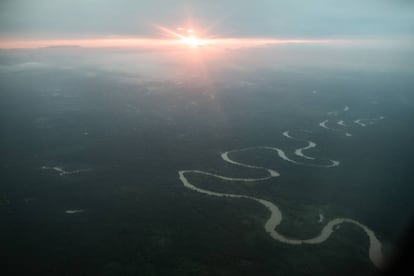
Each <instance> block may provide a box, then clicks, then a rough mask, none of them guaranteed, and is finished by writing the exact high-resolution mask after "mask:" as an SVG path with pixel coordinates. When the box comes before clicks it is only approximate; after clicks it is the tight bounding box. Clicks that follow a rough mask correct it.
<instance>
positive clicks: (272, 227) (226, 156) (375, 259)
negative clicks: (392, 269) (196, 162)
mask: <svg viewBox="0 0 414 276" xmlns="http://www.w3.org/2000/svg"><path fill="white" fill-rule="evenodd" d="M348 110H349V107H345V108H344V109H343V111H348ZM325 123H326V122H325ZM322 125H324V123H322ZM283 136H285V137H286V138H288V139H292V140H297V141H302V142H306V143H307V145H306V146H304V147H300V148H298V149H296V150H295V152H294V153H295V155H296V156H298V157H300V158H302V159H304V161H306V162H309V160H315V159H316V158H315V157H312V156H309V155H306V154H305V153H304V152H305V151H306V150H309V149H311V148H315V147H316V146H317V144H316V143H315V142H312V141H307V140H301V139H298V138H296V137H294V136H292V135H291V134H290V133H289V131H285V132H283ZM252 150H255V151H257V150H267V151H272V152H274V153H275V154H276V155H277V156H278V157H279V158H281V159H282V160H284V161H286V162H289V163H292V164H294V165H308V166H317V167H324V168H331V167H336V166H338V165H339V164H340V162H339V161H336V160H327V162H328V164H326V165H313V164H307V163H303V162H299V161H296V160H293V159H291V158H289V157H288V156H287V155H286V154H285V152H284V151H283V150H282V149H280V148H277V147H270V146H259V147H249V148H243V149H237V150H231V151H227V152H224V153H222V154H221V158H222V159H223V161H225V162H227V163H230V164H233V165H236V166H240V167H243V168H248V169H256V170H262V171H264V172H265V173H266V174H267V175H265V176H264V177H260V178H233V177H227V176H223V175H218V174H213V173H209V172H205V171H200V170H181V171H179V172H178V175H179V179H180V180H181V182H182V183H183V185H184V187H186V188H188V189H190V190H192V191H195V192H198V193H201V194H205V195H208V196H215V197H223V198H224V197H225V198H244V199H249V200H252V201H255V202H257V203H259V204H261V205H262V206H264V207H265V208H266V210H267V211H268V212H269V218H268V219H267V221H266V223H265V224H264V229H265V231H266V232H267V233H268V234H269V235H270V236H271V237H272V238H273V239H275V240H277V241H279V242H283V243H287V244H292V245H301V244H319V243H322V242H324V241H326V240H327V239H328V238H329V237H330V236H331V234H332V233H333V232H334V231H335V230H337V229H338V228H339V225H341V224H344V223H350V224H354V225H356V226H358V227H360V228H361V229H362V230H363V231H364V232H365V233H366V234H367V236H368V238H369V258H370V260H371V261H372V263H373V264H374V265H375V266H376V267H380V265H381V263H382V258H383V257H382V249H381V248H382V245H381V242H380V241H379V240H378V238H377V237H376V236H375V233H374V232H373V231H372V230H371V229H369V228H368V227H367V226H365V225H363V224H362V223H360V222H358V221H356V220H353V219H349V218H335V219H332V220H330V221H328V222H327V223H326V224H325V226H323V228H322V230H321V232H320V233H319V234H318V235H316V236H315V237H313V238H310V239H293V238H290V237H288V236H285V235H284V234H282V233H279V232H278V231H277V228H278V226H279V225H280V223H281V222H282V220H283V216H282V212H281V210H280V209H279V207H278V206H277V205H276V204H274V203H273V202H270V201H268V200H264V199H261V198H257V197H252V196H248V195H242V194H232V193H220V192H217V191H210V190H207V189H203V188H199V187H197V186H196V185H194V184H192V183H191V182H190V181H189V180H188V178H187V175H189V174H202V175H207V176H211V177H215V178H218V179H221V180H226V181H236V182H237V181H239V182H256V181H263V180H268V179H271V178H276V177H278V176H279V175H280V174H279V172H277V171H276V170H274V169H269V168H265V167H261V166H256V165H252V164H246V163H242V162H239V161H237V160H234V159H232V158H231V154H232V153H235V152H245V151H252ZM323 220H324V217H323V215H322V214H320V219H319V223H322V222H323Z"/></svg>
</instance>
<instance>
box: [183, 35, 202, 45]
mask: <svg viewBox="0 0 414 276" xmlns="http://www.w3.org/2000/svg"><path fill="white" fill-rule="evenodd" d="M180 41H181V43H183V44H186V45H188V46H190V47H191V48H197V47H200V46H204V45H206V44H207V41H206V40H203V39H200V38H198V37H196V36H195V35H189V36H184V37H182V38H181V40H180Z"/></svg>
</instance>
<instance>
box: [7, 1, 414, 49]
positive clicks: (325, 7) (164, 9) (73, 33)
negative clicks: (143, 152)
mask: <svg viewBox="0 0 414 276" xmlns="http://www.w3.org/2000/svg"><path fill="white" fill-rule="evenodd" d="M413 2H414V1H409V0H364V1H361V0H347V1H334V0H313V1H306V0H289V1H281V0H261V1H240V0H223V1H219V0H210V1H201V0H198V1H194V0H193V1H189V0H162V1H160V0H141V1H135V0H70V1H56V0H36V1H25V0H1V1H0V37H1V38H42V39H50V38H55V39H56V38H80V37H82V38H85V37H86V38H89V37H106V36H138V37H158V36H160V32H159V30H157V29H156V28H154V24H160V25H163V26H170V27H173V28H175V27H178V26H185V27H194V26H195V27H196V28H199V29H208V32H209V33H211V34H214V35H215V36H218V37H284V38H332V37H333V38H337V37H381V38H384V37H386V38H405V39H407V38H408V39H410V40H411V41H412V40H413V37H414V34H413V33H414V32H413V31H412V30H414V3H413Z"/></svg>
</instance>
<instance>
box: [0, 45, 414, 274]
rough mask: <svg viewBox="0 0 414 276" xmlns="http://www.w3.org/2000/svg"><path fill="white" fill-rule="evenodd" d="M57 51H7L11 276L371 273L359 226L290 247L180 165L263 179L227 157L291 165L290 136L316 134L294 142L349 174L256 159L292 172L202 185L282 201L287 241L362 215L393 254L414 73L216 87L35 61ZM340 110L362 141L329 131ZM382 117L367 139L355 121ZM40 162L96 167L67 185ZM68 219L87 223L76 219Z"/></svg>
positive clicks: (6, 210)
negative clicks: (185, 178) (330, 116)
mask: <svg viewBox="0 0 414 276" xmlns="http://www.w3.org/2000/svg"><path fill="white" fill-rule="evenodd" d="M58 51H59V49H57V50H53V51H52V52H53V53H54V54H56V52H58ZM62 51H64V50H62ZM46 52H47V50H44V51H39V52H35V53H28V54H27V53H15V52H13V53H12V54H11V53H9V52H5V53H3V54H2V58H1V64H2V67H1V68H0V69H1V70H0V85H1V87H0V88H1V89H0V114H1V115H0V120H1V121H0V129H1V136H0V161H1V163H0V170H1V179H0V221H1V224H0V225H1V227H0V244H1V252H2V254H1V256H2V258H1V261H2V262H4V263H5V264H6V266H3V269H2V275H4V274H3V272H4V271H6V272H8V274H10V275H13V274H14V275H28V274H31V275H33V274H39V275H46V274H50V275H367V274H370V273H374V272H375V270H376V269H375V268H374V266H373V265H372V264H371V262H370V260H369V259H368V253H367V251H368V239H367V237H366V236H365V235H364V234H363V232H362V230H361V229H359V228H357V227H355V226H353V225H343V226H341V229H340V230H338V231H337V232H336V233H335V234H333V235H332V237H331V238H330V239H329V240H328V241H326V242H325V243H323V244H320V245H315V246H311V245H304V246H292V245H286V244H282V243H279V242H277V241H274V240H272V239H271V238H270V237H269V236H268V235H267V234H266V233H265V232H264V230H263V223H264V222H265V221H266V219H267V217H268V213H267V211H266V210H265V209H264V208H263V207H262V206H260V205H258V204H257V203H254V202H253V201H249V200H238V199H221V198H214V197H208V196H205V195H202V194H199V193H196V192H193V191H190V190H187V189H185V188H184V187H183V186H182V184H181V182H180V181H179V179H178V174H177V171H178V170H182V169H196V170H203V171H210V172H215V173H219V174H222V175H228V176H234V177H255V176H259V175H260V174H261V172H260V171H255V170H248V169H242V168H240V167H235V166H231V165H229V164H227V163H225V162H223V161H222V160H221V159H220V153H221V152H224V151H227V150H231V149H237V148H244V147H250V146H262V145H263V146H265V145H267V146H278V147H280V148H282V149H284V150H285V151H286V152H287V153H288V154H289V156H291V157H292V158H294V155H293V151H294V149H296V148H298V147H299V146H304V145H305V144H304V143H301V142H294V141H292V140H288V139H286V138H285V137H283V136H282V135H281V134H282V132H283V131H285V130H292V131H295V130H309V131H311V132H312V133H311V134H306V133H301V132H297V136H302V137H304V138H308V139H311V140H312V141H315V142H316V143H317V144H318V147H317V148H316V149H312V150H310V151H309V152H308V154H309V155H312V156H315V157H318V158H321V159H324V158H329V159H336V160H340V161H341V166H339V167H337V168H332V169H322V168H313V167H306V166H295V165H292V164H289V163H287V162H284V161H282V160H280V159H279V158H278V157H276V156H275V155H274V154H271V153H269V152H260V151H253V152H249V153H243V154H242V153H239V154H237V160H240V161H241V162H243V161H244V162H247V163H252V164H257V165H262V166H265V167H269V168H273V169H275V170H277V171H279V172H280V173H281V176H280V177H279V178H276V179H272V180H269V181H263V182H258V183H250V184H246V183H244V184H243V183H240V184H237V183H226V182H224V181H217V180H215V179H211V178H209V177H204V176H191V180H192V181H194V183H196V184H197V185H199V186H200V187H205V188H208V189H210V190H217V191H220V192H232V193H240V194H246V195H253V196H255V197H259V198H263V199H267V200H270V201H272V202H274V203H275V204H277V205H278V206H279V207H280V209H281V210H282V212H283V215H284V220H283V223H282V224H281V225H280V227H279V231H280V232H281V233H283V234H285V235H286V236H291V237H295V238H309V237H313V236H315V235H316V234H317V233H319V231H320V229H321V226H322V225H321V224H318V222H317V221H318V215H319V213H323V214H324V215H325V221H327V220H330V219H332V218H335V217H349V218H353V219H356V220H358V221H360V222H361V223H363V224H366V225H367V226H368V227H370V228H371V229H373V230H374V231H375V233H376V234H377V236H378V237H379V239H380V240H381V241H382V242H383V245H384V247H385V251H386V252H388V251H389V249H390V246H392V244H393V243H394V242H395V240H396V239H397V238H398V235H399V234H400V232H401V231H403V229H404V225H405V224H406V223H407V222H408V221H409V219H410V216H411V215H412V214H413V210H414V203H413V201H412V195H413V193H414V188H413V186H412V183H413V181H414V179H413V176H412V173H411V172H410V170H411V167H410V166H411V165H412V164H413V161H414V160H413V149H412V147H411V143H412V141H413V138H414V129H413V128H412V118H414V116H413V115H414V114H413V110H414V108H413V96H412V88H413V87H414V83H413V80H412V79H410V78H409V76H406V75H404V74H400V73H398V74H397V73H389V72H388V73H367V72H364V73H360V72H358V73H355V72H354V71H330V72H318V73H311V72H310V73H306V74H304V73H299V72H291V71H276V70H275V71H256V72H249V73H241V72H239V73H236V72H232V71H229V72H227V74H223V75H221V77H220V76H219V74H217V75H214V74H213V76H212V78H214V79H215V84H214V85H213V89H209V91H206V90H205V89H203V88H202V87H200V85H199V84H196V83H193V82H192V81H191V80H190V81H188V82H186V83H185V84H184V85H183V84H181V83H178V82H172V81H166V80H161V81H160V80H149V79H147V78H144V77H142V76H140V75H139V74H136V75H134V74H131V73H117V72H112V71H107V70H101V69H97V68H99V67H93V66H90V65H88V64H87V62H86V64H87V65H82V66H79V67H73V65H71V66H67V67H65V66H63V65H65V64H67V63H70V60H72V59H73V57H72V56H70V55H69V57H68V56H67V55H64V54H62V53H58V54H56V56H57V57H58V58H59V59H61V60H60V64H61V65H62V66H61V67H54V66H51V67H48V66H40V65H39V64H40V61H38V60H36V62H39V63H32V64H30V63H27V62H29V61H32V59H33V57H35V58H34V59H41V58H43V55H46V54H45V53H46ZM20 54H21V56H20ZM39 56H40V58H39ZM56 56H54V55H53V54H52V55H51V56H48V57H47V58H49V59H56V58H57V57H56ZM12 57H13V58H12ZM81 59H82V58H81ZM66 62H67V63H66ZM79 62H80V63H81V61H79ZM137 62H138V61H137ZM15 63H20V64H23V65H21V67H18V66H17V67H16V66H14V67H13V66H12V65H13V64H15ZM241 80H244V81H249V82H251V83H253V85H241V84H240V83H239V81H241ZM194 82H196V80H194ZM312 90H317V93H316V94H313V93H312ZM344 105H348V106H350V111H349V112H348V113H346V114H343V115H339V116H338V119H343V120H345V121H346V123H347V124H349V127H347V130H348V131H349V132H351V133H352V134H353V136H352V137H345V136H344V135H343V134H342V133H341V132H329V131H327V130H324V129H322V128H320V127H319V126H318V123H319V122H321V121H323V120H325V119H326V118H327V115H326V114H327V112H329V111H333V110H339V109H342V108H343V107H344ZM380 115H384V116H386V119H385V120H383V121H379V122H376V123H375V124H374V125H370V126H367V127H365V128H362V127H359V126H357V125H355V124H351V123H350V122H351V120H354V119H357V118H369V117H378V116H380ZM317 162H322V163H323V160H322V161H317ZM42 166H61V167H63V168H64V169H65V170H70V171H72V170H77V169H85V168H91V169H92V171H89V172H83V173H79V174H73V175H64V176H59V174H58V173H57V172H55V171H50V170H41V169H40V168H41V167H42ZM68 209H84V210H85V212H84V213H79V214H73V215H70V214H66V213H65V210H68ZM4 267H6V269H5V268H4Z"/></svg>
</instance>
